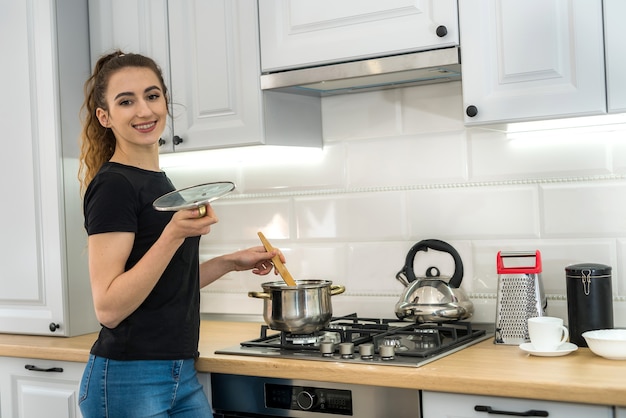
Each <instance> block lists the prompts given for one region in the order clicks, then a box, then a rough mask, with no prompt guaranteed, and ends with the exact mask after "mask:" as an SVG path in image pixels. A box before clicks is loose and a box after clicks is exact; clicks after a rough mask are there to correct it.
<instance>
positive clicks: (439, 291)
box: [396, 239, 474, 322]
mask: <svg viewBox="0 0 626 418" xmlns="http://www.w3.org/2000/svg"><path fill="white" fill-rule="evenodd" d="M429 249H430V250H435V251H443V252H446V253H448V254H450V255H451V256H452V259H453V260H454V274H453V275H452V277H448V276H442V275H441V274H440V272H439V269H438V268H437V267H435V266H431V267H429V268H427V269H426V272H425V276H423V277H416V276H415V272H414V270H413V265H414V261H415V256H416V255H417V253H418V252H420V251H424V252H428V250H429ZM396 279H398V280H399V281H400V282H401V283H402V284H404V285H405V286H406V288H405V289H404V292H403V293H402V296H401V297H400V300H399V301H398V303H396V316H397V317H398V318H400V319H403V320H412V321H416V322H448V321H458V320H463V319H467V318H469V317H471V316H472V314H473V313H474V305H473V303H472V301H471V300H470V299H469V298H468V297H467V295H466V294H465V292H464V291H463V289H461V288H460V286H461V281H462V280H463V262H462V261H461V257H460V256H459V254H458V253H457V252H456V250H455V249H454V247H452V246H451V245H450V244H448V243H447V242H444V241H440V240H436V239H427V240H423V241H420V242H418V243H417V244H415V245H414V246H413V247H412V248H411V250H410V251H409V253H408V254H407V256H406V262H405V264H404V267H403V268H402V270H400V271H399V272H398V274H396Z"/></svg>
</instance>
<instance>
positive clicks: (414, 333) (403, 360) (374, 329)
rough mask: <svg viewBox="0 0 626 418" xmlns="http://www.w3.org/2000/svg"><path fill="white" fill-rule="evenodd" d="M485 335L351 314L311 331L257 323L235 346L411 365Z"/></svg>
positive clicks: (464, 327) (455, 326) (463, 325)
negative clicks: (250, 336) (257, 329)
mask: <svg viewBox="0 0 626 418" xmlns="http://www.w3.org/2000/svg"><path fill="white" fill-rule="evenodd" d="M486 338H487V335H486V331H485V330H484V329H474V328H473V327H472V323H471V322H464V321H457V322H446V323H414V322H399V321H398V320H397V319H371V318H359V317H357V316H356V314H352V315H348V316H344V317H339V318H333V319H332V320H331V323H330V324H329V325H328V326H327V327H326V328H324V329H322V330H319V331H318V332H316V333H314V334H311V335H297V334H289V333H286V332H278V331H272V330H271V329H270V328H269V327H267V326H266V325H263V326H261V336H260V338H258V339H255V340H251V341H245V342H242V343H241V349H242V350H243V351H244V352H245V354H248V355H259V356H263V355H266V354H267V355H278V356H280V357H289V358H298V359H303V360H306V359H311V360H313V359H318V360H320V359H326V360H331V361H346V362H384V363H385V364H394V365H405V366H408V365H413V366H416V365H418V363H419V364H424V363H426V362H428V361H432V359H435V358H438V357H441V356H443V355H445V353H448V352H454V351H456V350H458V349H460V348H462V347H465V346H468V345H471V344H474V343H475V342H478V341H482V340H484V339H486ZM357 353H358V354H357ZM221 354H236V353H228V352H227V353H224V352H221ZM379 364H380V363H379Z"/></svg>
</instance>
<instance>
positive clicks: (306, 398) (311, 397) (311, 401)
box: [296, 390, 317, 411]
mask: <svg viewBox="0 0 626 418" xmlns="http://www.w3.org/2000/svg"><path fill="white" fill-rule="evenodd" d="M316 398H317V397H316V396H315V394H313V393H311V392H307V391H306V390H303V391H302V392H300V393H298V395H297V396H296V402H297V403H298V406H299V407H300V408H302V409H303V410H305V411H308V410H309V409H311V408H313V406H314V405H315V399H316Z"/></svg>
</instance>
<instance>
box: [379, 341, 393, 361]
mask: <svg viewBox="0 0 626 418" xmlns="http://www.w3.org/2000/svg"><path fill="white" fill-rule="evenodd" d="M378 352H379V353H380V358H381V359H382V360H393V357H394V356H395V354H396V348H395V347H394V346H393V345H385V344H383V345H381V346H380V347H378Z"/></svg>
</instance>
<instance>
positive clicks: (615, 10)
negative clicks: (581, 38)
mask: <svg viewBox="0 0 626 418" xmlns="http://www.w3.org/2000/svg"><path fill="white" fill-rule="evenodd" d="M603 4H604V42H605V45H604V49H605V59H606V84H607V106H608V111H609V113H616V112H626V54H624V39H626V25H624V20H623V18H624V16H626V2H625V1H623V0H604V3H603Z"/></svg>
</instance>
